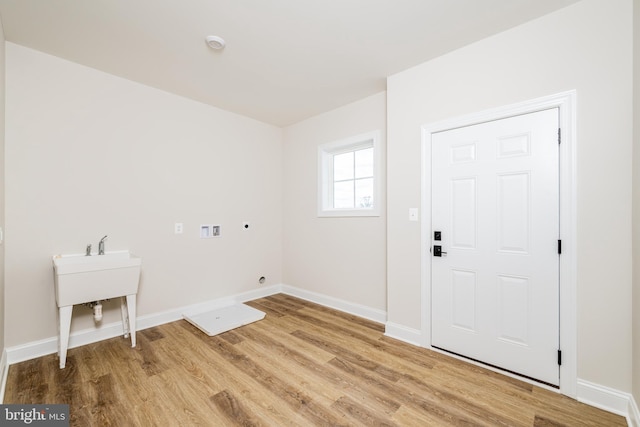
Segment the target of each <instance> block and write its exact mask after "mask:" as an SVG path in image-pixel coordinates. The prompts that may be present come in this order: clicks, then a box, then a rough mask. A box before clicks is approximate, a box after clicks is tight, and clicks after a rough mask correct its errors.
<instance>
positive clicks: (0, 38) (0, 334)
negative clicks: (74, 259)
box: [0, 22, 7, 375]
mask: <svg viewBox="0 0 640 427" xmlns="http://www.w3.org/2000/svg"><path fill="white" fill-rule="evenodd" d="M4 51H5V47H4V29H3V28H2V22H0V228H2V230H3V231H4V228H5V227H4V193H5V185H6V182H7V180H6V179H5V175H4V163H5V161H4V158H5V156H4V127H5V126H4V114H5V105H4V104H5V103H4V98H5V97H4V92H5V82H4V75H5V52H4ZM4 247H5V245H4V241H2V243H1V244H0V352H2V351H3V350H4V348H5V345H4V341H5V339H4V337H5V332H4V326H5V321H4V315H5V309H4ZM1 368H2V366H0V369H1ZM0 375H1V374H0Z"/></svg>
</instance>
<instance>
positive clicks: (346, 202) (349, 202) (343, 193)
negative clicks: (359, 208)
mask: <svg viewBox="0 0 640 427" xmlns="http://www.w3.org/2000/svg"><path fill="white" fill-rule="evenodd" d="M333 207H334V208H335V209H353V181H343V182H335V183H334V184H333Z"/></svg>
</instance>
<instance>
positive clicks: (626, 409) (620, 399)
mask: <svg viewBox="0 0 640 427" xmlns="http://www.w3.org/2000/svg"><path fill="white" fill-rule="evenodd" d="M577 399H578V401H579V402H582V403H586V404H587V405H590V406H595V407H596V408H600V409H603V410H605V411H608V412H612V413H614V414H617V415H622V416H623V417H626V418H627V424H629V426H631V427H638V426H639V425H638V420H639V419H640V417H639V414H638V406H637V405H636V404H635V401H634V400H633V396H632V395H631V393H625V392H623V391H619V390H615V389H613V388H610V387H606V386H603V385H600V384H595V383H592V382H589V381H585V380H582V379H578V395H577ZM634 407H635V408H634ZM632 410H633V411H634V412H635V414H633V413H632ZM634 418H635V424H634V421H633V419H634Z"/></svg>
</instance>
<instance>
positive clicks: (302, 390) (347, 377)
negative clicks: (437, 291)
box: [4, 294, 626, 427]
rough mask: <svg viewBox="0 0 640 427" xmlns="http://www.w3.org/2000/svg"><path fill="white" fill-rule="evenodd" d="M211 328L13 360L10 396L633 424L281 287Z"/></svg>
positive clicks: (291, 414) (115, 421) (430, 418)
mask: <svg viewBox="0 0 640 427" xmlns="http://www.w3.org/2000/svg"><path fill="white" fill-rule="evenodd" d="M249 305H251V306H253V307H255V308H258V309H260V310H262V311H264V312H266V313H267V316H266V318H265V319H264V320H262V321H259V322H256V323H253V324H251V325H247V326H244V327H242V328H238V329H235V330H233V331H229V332H226V333H224V334H221V335H218V336H215V337H209V336H207V335H206V334H204V333H202V332H201V331H200V330H198V329H196V328H195V327H193V326H192V325H191V324H189V323H187V322H186V321H177V322H173V323H169V324H166V325H162V326H159V327H155V328H151V329H146V330H143V331H140V332H139V333H138V346H137V347H136V348H135V349H132V348H131V347H130V344H129V340H125V339H123V338H121V337H120V338H114V339H111V340H106V341H102V342H99V343H96V344H91V345H87V346H83V347H79V348H75V349H71V350H69V353H68V358H67V367H66V368H65V369H63V370H60V369H58V366H57V365H58V362H57V357H56V356H55V355H50V356H45V357H41V358H39V359H35V360H30V361H27V362H22V363H19V364H15V365H12V366H11V367H10V369H9V376H8V381H7V388H6V393H5V402H4V403H67V404H69V405H70V415H71V425H74V426H101V427H102V426H196V425H201V426H227V425H228V426H233V425H242V426H337V425H357V426H430V425H433V426H446V425H454V426H461V425H473V426H598V427H602V426H625V425H626V422H625V420H624V418H622V417H620V416H617V415H613V414H610V413H607V412H604V411H601V410H598V409H595V408H592V407H590V406H587V405H584V404H581V403H578V402H576V401H574V400H572V399H569V398H567V397H565V396H562V395H559V394H557V393H554V392H552V391H548V390H545V389H542V388H539V387H535V386H532V385H530V384H527V383H524V382H521V381H518V380H514V379H512V378H509V377H505V376H502V375H499V374H496V373H494V372H491V371H488V370H485V369H482V368H479V367H477V366H474V365H470V364H466V363H464V362H461V361H458V360H456V359H453V358H450V357H447V356H444V355H442V354H439V353H434V352H431V351H429V350H425V349H421V348H417V347H414V346H411V345H408V344H405V343H402V342H400V341H396V340H393V339H391V338H388V337H385V336H383V326H382V325H380V324H377V323H373V322H370V321H367V320H363V319H361V318H357V317H354V316H350V315H347V314H344V313H341V312H338V311H335V310H331V309H328V308H325V307H322V306H318V305H315V304H312V303H309V302H306V301H302V300H299V299H296V298H293V297H290V296H287V295H282V294H279V295H274V296H270V297H267V298H263V299H260V300H256V301H253V302H251V303H249Z"/></svg>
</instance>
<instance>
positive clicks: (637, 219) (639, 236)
mask: <svg viewBox="0 0 640 427" xmlns="http://www.w3.org/2000/svg"><path fill="white" fill-rule="evenodd" d="M633 40H634V44H633V59H634V61H633V62H634V63H633V395H634V397H635V401H636V404H637V405H640V0H634V1H633Z"/></svg>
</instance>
